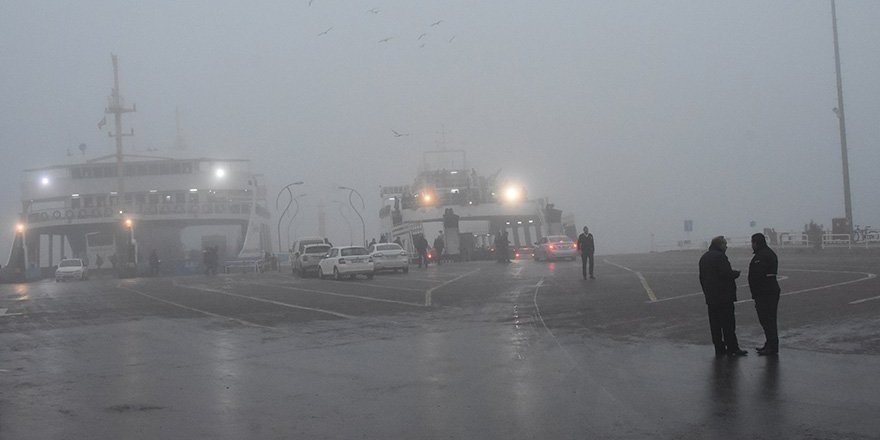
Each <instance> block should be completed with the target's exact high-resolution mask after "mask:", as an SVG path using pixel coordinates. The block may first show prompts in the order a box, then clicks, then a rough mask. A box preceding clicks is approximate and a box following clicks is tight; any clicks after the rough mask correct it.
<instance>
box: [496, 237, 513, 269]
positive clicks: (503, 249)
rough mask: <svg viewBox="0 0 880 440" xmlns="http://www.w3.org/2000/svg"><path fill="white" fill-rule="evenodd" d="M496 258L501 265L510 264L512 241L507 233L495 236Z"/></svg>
mask: <svg viewBox="0 0 880 440" xmlns="http://www.w3.org/2000/svg"><path fill="white" fill-rule="evenodd" d="M495 256H496V257H497V260H498V262H499V263H510V239H509V238H508V237H507V231H501V233H500V234H498V235H496V236H495Z"/></svg>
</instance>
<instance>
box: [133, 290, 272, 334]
mask: <svg viewBox="0 0 880 440" xmlns="http://www.w3.org/2000/svg"><path fill="white" fill-rule="evenodd" d="M116 287H117V288H118V289H122V290H127V291H129V292H132V293H136V294H138V295H141V296H145V297H147V298H150V299H152V300H155V301H159V302H163V303H165V304H170V305H172V306H175V307H180V308H181V309H185V310H189V311H191V312H197V313H202V314H204V315H208V316H211V317H214V318H220V319H228V320H230V321H235V322H237V323H239V324H242V325H246V326H250V327H260V328H268V329H273V330H274V327H267V326H265V325H260V324H256V323H253V322H250V321H245V320H243V319H238V318H233V317H231V316H224V315H218V314H217V313H213V312H209V311H207V310H201V309H197V308H195V307H190V306H185V305H183V304H179V303H176V302H173V301H168V300H167V299H162V298H159V297H157V296H153V295H150V294H148V293H144V292H141V291H139V290H135V289H132V288H130V287H124V286H116Z"/></svg>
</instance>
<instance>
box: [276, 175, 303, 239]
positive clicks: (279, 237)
mask: <svg viewBox="0 0 880 440" xmlns="http://www.w3.org/2000/svg"><path fill="white" fill-rule="evenodd" d="M302 184H303V182H302V180H300V181H298V182H293V183H288V184H287V185H285V186H284V188H281V189H280V190H278V195H277V196H275V211H276V212H277V211H278V200H279V199H280V198H281V193H283V192H284V191H285V190H287V194H288V195H289V196H290V200H288V202H287V206H285V207H284V212H283V213H281V215H279V216H278V252H279V253H280V252H281V219H283V218H284V216H285V215H287V210H288V209H290V204H291V203H293V192H292V191H291V190H290V187H291V186H294V185H302Z"/></svg>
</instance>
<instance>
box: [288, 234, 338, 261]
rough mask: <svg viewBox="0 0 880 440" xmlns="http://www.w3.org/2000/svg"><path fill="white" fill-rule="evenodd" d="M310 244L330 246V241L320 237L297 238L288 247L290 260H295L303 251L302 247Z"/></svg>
mask: <svg viewBox="0 0 880 440" xmlns="http://www.w3.org/2000/svg"><path fill="white" fill-rule="evenodd" d="M310 244H326V245H327V246H330V243H327V241H326V240H324V239H323V238H321V237H303V238H299V239H297V240H296V241H294V242H293V246H291V247H290V261H293V260H295V259H296V257H298V256H299V254H301V253H302V252H303V249H304V248H305V247H306V246H308V245H310ZM291 264H293V263H291Z"/></svg>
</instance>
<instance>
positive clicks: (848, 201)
mask: <svg viewBox="0 0 880 440" xmlns="http://www.w3.org/2000/svg"><path fill="white" fill-rule="evenodd" d="M831 22H832V27H833V29H834V66H835V68H836V71H837V108H835V109H834V113H836V114H837V120H838V122H839V126H840V155H841V157H842V159H843V206H844V209H845V210H846V222H847V223H848V224H849V225H848V227H849V231H847V232H848V233H849V234H850V236H852V232H853V228H854V227H855V225H853V213H852V196H851V195H850V190H849V158H848V157H847V151H846V117H845V116H844V112H843V79H842V78H841V76H840V48H839V47H838V44H837V7H836V5H835V1H834V0H831Z"/></svg>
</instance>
